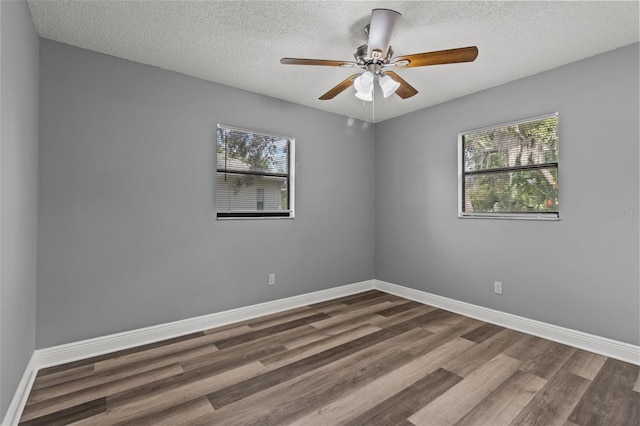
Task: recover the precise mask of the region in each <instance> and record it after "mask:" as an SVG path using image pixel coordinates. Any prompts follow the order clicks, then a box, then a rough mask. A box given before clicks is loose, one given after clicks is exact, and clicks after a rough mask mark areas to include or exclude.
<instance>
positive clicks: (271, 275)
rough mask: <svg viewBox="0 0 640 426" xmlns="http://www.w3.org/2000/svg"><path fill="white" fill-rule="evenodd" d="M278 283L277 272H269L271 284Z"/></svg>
mask: <svg viewBox="0 0 640 426" xmlns="http://www.w3.org/2000/svg"><path fill="white" fill-rule="evenodd" d="M275 283H276V274H269V285H274V284H275Z"/></svg>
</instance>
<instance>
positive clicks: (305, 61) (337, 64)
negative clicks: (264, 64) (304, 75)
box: [280, 58, 358, 67]
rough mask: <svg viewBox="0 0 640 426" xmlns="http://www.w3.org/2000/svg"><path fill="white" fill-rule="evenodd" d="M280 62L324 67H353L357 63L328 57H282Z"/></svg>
mask: <svg viewBox="0 0 640 426" xmlns="http://www.w3.org/2000/svg"><path fill="white" fill-rule="evenodd" d="M280 63H281V64H284V65H321V66H325V67H355V66H357V65H358V64H356V63H355V62H351V61H332V60H329V59H302V58H282V59H280Z"/></svg>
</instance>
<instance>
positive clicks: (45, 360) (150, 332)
mask: <svg viewBox="0 0 640 426" xmlns="http://www.w3.org/2000/svg"><path fill="white" fill-rule="evenodd" d="M373 286H374V281H373V280H368V281H362V282H358V283H353V284H347V285H343V286H340V287H334V288H330V289H327V290H320V291H315V292H313V293H307V294H301V295H299V296H292V297H287V298H284V299H278V300H272V301H270V302H264V303H258V304H256V305H250V306H244V307H241V308H236V309H230V310H228V311H222V312H216V313H213V314H207V315H202V316H199V317H194V318H187V319H184V320H180V321H174V322H170V323H166V324H159V325H154V326H151V327H145V328H140V329H137V330H131V331H125V332H122V333H116V334H110V335H108V336H102V337H96V338H93V339H87V340H82V341H79V342H73V343H67V344H64V345H59V346H53V347H50V348H45V349H37V350H36V351H35V354H36V360H37V364H38V368H45V367H50V366H53V365H60V364H64V363H67V362H71V361H76V360H79V359H84V358H90V357H93V356H97V355H102V354H106V353H109V352H115V351H119V350H122V349H129V348H132V347H135V346H141V345H146V344H147V343H153V342H158V341H160V340H166V339H171V338H173V337H178V336H184V335H185V334H190V333H196V332H198V331H203V330H207V329H210V328H215V327H221V326H223V325H227V324H233V323H235V322H239V321H246V320H250V319H253V318H257V317H261V316H264V315H269V314H274V313H276V312H281V311H286V310H287V309H293V308H298V307H300V306H305V305H310V304H312V303H319V302H323V301H325V300H331V299H335V298H338V297H343V296H348V295H350V294H354V293H360V292H362V291H366V290H371V289H373Z"/></svg>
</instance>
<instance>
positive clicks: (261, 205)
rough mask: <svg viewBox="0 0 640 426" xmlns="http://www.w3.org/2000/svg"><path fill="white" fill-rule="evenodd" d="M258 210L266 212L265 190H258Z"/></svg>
mask: <svg viewBox="0 0 640 426" xmlns="http://www.w3.org/2000/svg"><path fill="white" fill-rule="evenodd" d="M256 210H264V188H258V189H256Z"/></svg>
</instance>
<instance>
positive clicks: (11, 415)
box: [1, 353, 38, 426]
mask: <svg viewBox="0 0 640 426" xmlns="http://www.w3.org/2000/svg"><path fill="white" fill-rule="evenodd" d="M37 374H38V368H37V366H36V358H35V353H34V354H33V355H31V359H30V360H29V363H28V364H27V367H26V368H25V370H24V373H23V374H22V378H21V379H20V383H18V388H17V389H16V392H15V393H14V395H13V399H12V400H11V403H10V404H9V408H8V409H7V413H6V414H5V416H4V420H2V423H1V424H2V426H14V425H17V424H18V422H19V421H20V416H21V415H22V410H23V409H24V406H25V405H26V404H27V398H28V397H29V392H30V391H31V386H33V382H34V381H35V380H36V375H37Z"/></svg>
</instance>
